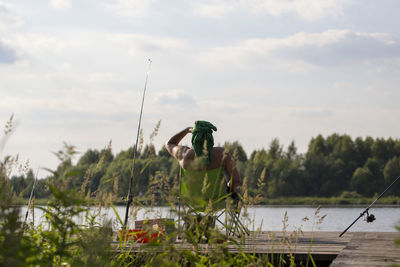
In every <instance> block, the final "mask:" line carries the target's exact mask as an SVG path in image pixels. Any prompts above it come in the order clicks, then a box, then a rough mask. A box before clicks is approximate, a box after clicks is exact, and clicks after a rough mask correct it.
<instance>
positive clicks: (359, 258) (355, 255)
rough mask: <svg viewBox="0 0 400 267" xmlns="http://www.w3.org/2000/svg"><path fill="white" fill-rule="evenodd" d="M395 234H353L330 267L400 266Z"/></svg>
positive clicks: (397, 234)
mask: <svg viewBox="0 0 400 267" xmlns="http://www.w3.org/2000/svg"><path fill="white" fill-rule="evenodd" d="M397 239H400V233H397V232H391V233H388V232H368V233H366V232H361V233H354V234H353V237H352V239H351V240H350V242H349V243H348V245H347V246H346V247H345V248H344V249H343V250H342V251H341V252H340V253H339V255H338V256H337V257H336V259H335V260H334V261H333V262H332V264H331V265H330V266H334V267H335V266H389V265H391V264H400V249H399V248H398V247H396V245H395V241H396V240H397Z"/></svg>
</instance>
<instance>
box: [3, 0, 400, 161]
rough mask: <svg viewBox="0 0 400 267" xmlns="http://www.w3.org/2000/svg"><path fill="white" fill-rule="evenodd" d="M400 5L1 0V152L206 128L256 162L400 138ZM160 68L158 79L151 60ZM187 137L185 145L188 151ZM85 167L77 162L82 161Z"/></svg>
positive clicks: (368, 0) (39, 151) (44, 155)
mask: <svg viewBox="0 0 400 267" xmlns="http://www.w3.org/2000/svg"><path fill="white" fill-rule="evenodd" d="M399 10H400V1H398V0H379V1H378V0H324V1H321V0H204V1H183V0H169V1H161V0H107V1H106V0H79V1H78V0H35V1H32V0H0V127H1V126H3V125H5V124H6V122H7V121H8V119H9V118H10V116H11V115H14V125H15V126H16V128H15V131H14V132H13V134H12V135H11V136H10V138H9V139H7V142H6V144H5V146H4V148H3V149H2V150H3V151H1V153H2V155H1V156H2V157H4V156H5V155H13V156H15V155H17V154H18V156H19V160H20V162H26V161H29V164H30V166H31V167H32V168H33V169H35V168H37V167H38V166H42V167H43V166H44V167H47V168H52V169H54V168H56V166H57V164H58V160H57V158H56V157H55V156H54V155H53V154H52V152H55V151H58V150H60V149H61V148H62V147H63V142H67V143H68V144H72V145H75V146H76V147H77V150H78V151H80V152H81V153H84V152H85V151H87V150H88V149H102V148H104V147H106V146H107V145H108V143H109V141H110V140H111V141H112V150H113V153H114V154H116V153H118V152H119V151H121V150H124V149H127V148H128V147H130V146H132V145H133V144H134V143H135V140H136V131H137V127H138V121H139V112H140V104H141V99H142V94H143V89H144V84H145V78H146V74H147V73H148V74H149V76H148V83H147V91H146V96H145V102H144V110H143V118H142V129H143V136H144V142H145V143H148V142H150V138H149V136H150V134H151V133H152V131H153V129H154V127H155V126H156V125H157V122H158V121H160V120H161V126H160V129H159V133H158V136H157V137H156V138H155V139H154V144H155V146H156V149H157V150H159V149H160V148H161V147H162V145H163V143H164V142H165V141H166V140H167V139H168V138H169V137H171V136H172V135H173V134H175V133H176V132H178V131H180V130H181V129H183V128H186V127H188V126H192V125H193V123H194V121H195V120H207V121H210V122H212V123H213V124H214V125H215V126H216V127H217V128H218V131H217V132H216V133H215V143H216V144H220V145H222V144H223V143H224V142H225V141H230V142H233V141H239V143H240V144H242V146H243V147H244V149H245V150H246V151H247V153H248V154H250V153H251V152H252V151H253V150H255V149H261V148H266V149H267V148H268V146H269V144H270V142H271V140H272V139H273V138H278V139H279V141H280V143H281V144H282V145H283V147H284V149H285V148H286V147H287V146H288V145H289V144H290V142H291V141H294V142H295V144H296V146H297V148H298V152H299V153H303V152H305V151H307V147H308V144H309V142H310V140H311V138H312V137H315V136H317V135H318V134H322V135H323V136H328V135H331V134H333V133H338V134H348V135H350V136H351V137H353V138H355V137H358V136H360V137H366V136H372V137H375V138H376V137H383V138H388V137H392V138H398V136H399V134H400V124H399V123H398V121H399V118H400V116H399V115H400V105H399V104H398V101H399V100H400V90H399V89H398V86H399V84H400V83H399V82H400V27H399V26H400V18H399V16H398V11H399ZM148 59H151V60H152V64H151V68H150V71H149V72H148V70H149V61H148ZM189 143H190V138H185V139H184V140H183V144H189ZM77 158H79V155H78V157H77Z"/></svg>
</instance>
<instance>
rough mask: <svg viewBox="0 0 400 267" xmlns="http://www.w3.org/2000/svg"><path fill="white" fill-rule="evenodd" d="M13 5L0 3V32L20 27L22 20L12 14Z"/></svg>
mask: <svg viewBox="0 0 400 267" xmlns="http://www.w3.org/2000/svg"><path fill="white" fill-rule="evenodd" d="M12 10H13V5H11V4H9V3H5V2H3V1H0V30H7V29H10V28H11V29H12V28H17V27H21V26H23V24H24V21H23V20H22V18H21V17H20V16H18V15H16V14H14V13H13V12H12Z"/></svg>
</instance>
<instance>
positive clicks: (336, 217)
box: [21, 206, 400, 232]
mask: <svg viewBox="0 0 400 267" xmlns="http://www.w3.org/2000/svg"><path fill="white" fill-rule="evenodd" d="M365 208H366V207H364V206H357V207H356V206H352V207H348V206H338V207H322V208H321V209H320V211H319V213H318V214H317V215H315V212H316V210H317V208H316V207H310V206H257V207H249V208H248V215H247V216H246V217H243V218H242V221H243V222H244V223H245V224H247V225H248V227H249V229H250V230H253V229H254V230H255V229H257V228H261V230H265V231H269V230H270V231H279V230H282V229H283V223H282V221H283V219H284V216H285V212H286V214H287V218H288V220H287V223H286V224H287V225H288V227H287V229H288V230H295V229H298V228H301V229H302V230H303V231H338V232H340V231H343V230H344V229H346V228H347V226H349V225H350V224H351V223H352V222H353V221H354V220H355V219H356V218H357V217H358V216H359V215H360V213H362V212H363V211H364V209H365ZM97 210H98V209H97V208H92V210H91V212H93V213H95V212H96V211H97ZM116 210H117V212H118V214H119V216H120V217H121V218H122V220H123V219H124V216H125V207H124V206H117V207H116ZM25 213H26V207H23V208H22V209H21V216H22V217H23V218H24V217H25ZM370 213H372V214H374V215H375V217H376V220H375V221H374V222H373V223H367V222H366V221H364V218H360V219H359V220H358V221H357V223H356V224H354V225H353V226H352V228H350V230H349V231H352V232H393V231H396V228H395V226H396V225H400V206H374V207H373V208H371V209H370ZM100 214H101V216H100V217H99V220H103V219H106V218H108V219H112V220H113V226H114V228H115V229H118V228H120V226H119V224H118V220H117V217H116V215H115V213H114V211H113V210H112V209H111V208H108V209H105V208H103V209H102V210H101V211H100ZM323 215H326V217H325V218H324V219H323V221H322V223H321V224H317V221H318V216H323ZM161 217H162V218H175V219H177V215H176V214H175V213H172V212H170V209H169V208H168V207H154V208H153V209H152V210H145V209H140V210H138V211H137V214H136V216H131V217H130V218H129V224H130V226H131V227H133V222H134V220H135V219H136V220H142V219H151V218H161ZM305 217H307V218H308V220H307V221H304V220H303V218H305ZM28 220H29V221H32V214H29V219H28ZM77 220H78V222H79V223H82V222H83V219H82V218H79V219H77ZM79 220H80V221H79ZM43 221H44V219H43V212H42V211H41V210H40V209H37V208H35V224H36V225H37V224H39V223H41V222H43Z"/></svg>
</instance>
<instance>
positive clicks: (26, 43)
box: [9, 33, 82, 53]
mask: <svg viewBox="0 0 400 267" xmlns="http://www.w3.org/2000/svg"><path fill="white" fill-rule="evenodd" d="M9 42H10V43H13V44H14V45H15V46H18V47H20V48H21V49H23V50H25V51H31V52H50V51H52V52H56V53H59V52H63V51H64V50H65V49H66V48H70V47H78V46H80V45H81V44H82V41H81V40H78V39H69V40H68V39H61V38H59V37H56V36H48V35H44V34H37V33H28V34H18V35H16V36H15V37H13V38H12V39H10V40H9Z"/></svg>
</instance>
